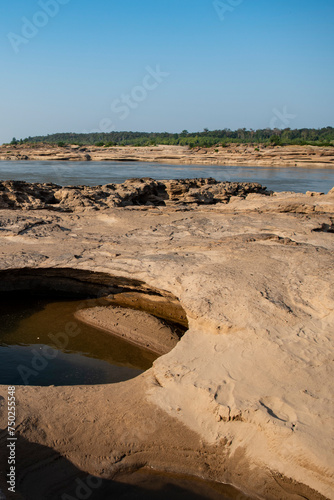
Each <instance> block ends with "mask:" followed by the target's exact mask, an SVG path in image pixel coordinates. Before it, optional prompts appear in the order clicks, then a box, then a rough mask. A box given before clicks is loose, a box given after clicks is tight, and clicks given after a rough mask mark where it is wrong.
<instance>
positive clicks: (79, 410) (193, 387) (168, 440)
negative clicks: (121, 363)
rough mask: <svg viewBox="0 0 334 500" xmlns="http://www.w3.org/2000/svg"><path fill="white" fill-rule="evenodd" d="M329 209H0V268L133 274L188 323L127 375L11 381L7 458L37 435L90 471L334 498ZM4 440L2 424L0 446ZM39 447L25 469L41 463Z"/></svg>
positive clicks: (290, 196) (266, 204)
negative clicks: (172, 303) (181, 475)
mask: <svg viewBox="0 0 334 500" xmlns="http://www.w3.org/2000/svg"><path fill="white" fill-rule="evenodd" d="M145 182H146V181H145ZM207 185H208V184H205V185H204V187H205V186H207ZM216 186H217V185H216V184H213V185H212V189H213V190H214V189H215V187H216ZM179 188H180V189H181V190H182V189H183V188H181V186H178V187H177V189H179ZM170 190H174V191H173V196H177V197H179V196H180V194H179V192H176V191H175V187H173V184H171V187H170ZM188 195H189V191H186V193H185V196H188ZM182 196H183V194H182ZM333 221H334V198H333V196H332V194H329V195H319V194H314V193H313V194H312V195H306V194H305V195H302V194H295V193H279V194H277V193H275V194H273V195H271V196H265V195H262V194H259V193H255V194H254V193H253V194H249V195H248V196H247V197H246V198H243V197H239V196H233V197H232V198H231V199H230V200H229V203H227V204H226V203H218V204H213V205H198V204H197V203H191V204H185V205H183V204H182V203H181V204H179V203H176V204H173V203H172V204H168V205H167V206H148V205H144V206H140V205H133V206H128V207H123V208H122V207H116V208H106V209H105V210H103V211H101V210H88V211H85V212H81V211H76V212H73V213H67V212H56V213H55V212H52V211H50V210H36V211H34V212H33V213H32V212H27V211H22V210H16V211H13V210H8V209H3V210H2V211H1V212H0V269H1V270H7V273H9V274H10V272H11V270H13V269H18V268H30V269H34V268H35V269H39V270H41V269H42V270H43V269H44V270H45V274H46V275H49V274H50V272H51V271H47V270H48V269H50V268H51V269H66V268H68V269H69V270H70V269H75V270H80V269H81V270H88V271H91V272H98V273H107V274H110V275H113V276H116V277H118V279H119V281H118V283H122V279H123V280H125V279H126V280H136V283H138V284H142V283H146V284H147V286H149V287H151V288H152V289H154V290H163V291H164V293H165V295H166V297H167V296H168V293H172V294H173V295H174V296H176V297H177V298H178V299H179V300H180V302H181V304H182V306H183V308H184V310H185V311H186V313H187V317H188V321H189V329H188V331H187V332H186V333H185V335H184V336H183V337H182V339H181V341H180V342H179V343H178V344H177V346H176V347H175V348H174V349H173V350H172V351H171V352H170V353H168V354H167V355H164V356H162V357H160V358H159V359H158V360H156V361H155V363H154V366H153V368H151V369H150V370H148V371H147V372H146V373H145V374H144V375H142V376H141V377H139V378H137V379H134V380H132V381H128V382H125V383H121V384H114V385H105V386H98V387H94V388H91V387H72V388H57V387H49V388H34V387H21V388H20V387H18V388H17V399H18V403H19V412H18V425H19V427H18V429H19V436H20V440H21V441H22V443H23V444H22V448H21V450H22V451H21V453H22V455H21V456H23V457H26V456H27V457H28V455H29V452H30V451H29V450H30V448H29V446H32V445H34V446H37V445H38V446H39V447H41V449H42V450H44V451H45V450H48V451H47V453H49V455H47V456H50V457H51V456H53V455H52V453H57V454H59V455H60V456H62V457H67V459H68V460H69V461H70V462H71V463H72V464H74V465H75V466H76V467H78V468H79V469H81V470H84V471H86V472H87V473H91V474H98V475H100V476H101V477H105V478H111V477H113V475H114V474H115V473H117V472H119V471H120V470H126V469H127V468H130V467H135V468H136V467H140V466H142V465H150V466H153V467H157V468H162V469H165V470H174V471H179V472H188V473H193V474H197V475H200V476H202V477H205V478H210V479H214V480H219V481H225V482H229V483H232V484H234V485H235V486H237V487H238V488H240V489H242V490H243V491H246V492H248V493H249V494H250V495H252V496H254V497H256V498H262V499H266V500H268V499H269V500H270V499H281V500H283V499H284V500H285V499H291V500H292V499H294V500H295V499H297V498H301V497H302V498H308V499H312V500H315V499H321V498H328V499H329V498H330V499H332V498H334V493H333V492H334V489H333V486H334V479H333V470H334V463H333V454H332V449H333V427H334V420H333V414H334V412H333V402H332V397H333V388H332V380H333V375H334V373H333V340H334V339H333V324H334V292H333V270H334V257H333V255H334V253H333V251H334V238H333V232H332V228H333ZM39 272H41V271H39ZM70 274H71V272H70V271H69V275H70ZM4 276H5V275H4V274H1V272H0V280H1V286H2V287H3V288H5V285H6V283H5V280H4ZM92 276H94V275H92ZM74 277H75V274H74V275H73V279H74ZM98 277H99V275H97V278H96V283H95V285H97V284H98V279H101V277H100V278H98ZM92 279H93V278H92ZM95 285H94V286H95ZM138 286H139V285H138ZM140 287H141V288H140V289H139V288H138V289H137V292H142V291H143V290H144V288H143V285H140ZM108 293H109V294H110V292H108ZM124 293H125V294H126V293H131V290H130V291H126V290H124ZM126 298H127V300H128V301H129V303H131V300H132V302H133V300H134V298H133V297H132V299H131V296H130V297H129V296H126V295H125V297H124V298H123V300H125V299H126ZM6 391H7V388H6V387H4V386H1V387H0V396H2V397H6ZM6 425H7V424H6V417H5V412H4V411H2V413H1V416H0V428H1V429H5V428H6ZM5 438H6V431H5V430H4V431H2V432H1V440H2V441H1V445H2V444H3V443H4V442H5V441H4V440H5ZM38 450H39V448H38V449H36V450H35V454H36V455H35V456H36V460H35V462H36V464H37V465H36V467H37V469H38V470H39V471H45V473H50V467H51V466H50V465H48V464H50V463H52V461H49V462H48V461H46V460H45V459H43V457H45V455H43V453H42V452H39V451H38ZM45 453H46V451H45ZM27 460H28V459H27ZM43 460H44V461H43ZM50 460H51V459H50ZM37 469H36V470H37ZM59 481H60V479H59ZM59 484H61V481H60V483H59ZM0 488H1V489H3V487H2V486H0Z"/></svg>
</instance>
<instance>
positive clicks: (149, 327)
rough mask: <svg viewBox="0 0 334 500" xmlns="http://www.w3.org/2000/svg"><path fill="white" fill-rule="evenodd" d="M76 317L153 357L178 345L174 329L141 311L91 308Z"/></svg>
mask: <svg viewBox="0 0 334 500" xmlns="http://www.w3.org/2000/svg"><path fill="white" fill-rule="evenodd" d="M75 317H76V318H77V319H79V320H80V321H83V322H84V323H87V324H89V325H91V326H93V327H95V328H100V329H102V330H104V331H106V332H108V333H110V334H112V335H116V336H117V337H122V338H123V339H124V340H127V341H128V342H130V343H132V344H135V345H138V346H139V347H141V348H143V349H146V350H148V351H151V352H153V353H155V354H160V355H161V354H166V353H167V352H169V351H171V350H172V349H173V347H175V346H176V344H177V342H178V341H179V337H178V335H177V333H176V332H175V329H173V328H172V327H169V326H167V325H166V324H164V323H163V322H162V321H160V320H159V319H157V318H155V317H154V316H151V315H150V314H147V313H145V312H143V311H133V310H131V309H122V308H115V307H93V308H88V309H82V310H80V311H78V312H77V313H76V314H75Z"/></svg>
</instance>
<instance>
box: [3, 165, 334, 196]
mask: <svg viewBox="0 0 334 500" xmlns="http://www.w3.org/2000/svg"><path fill="white" fill-rule="evenodd" d="M133 177H151V178H153V179H185V178H194V177H213V178H215V179H216V180H218V181H230V182H259V183H260V184H262V185H263V186H266V187H267V188H268V189H271V190H273V191H295V192H299V193H305V192H306V191H318V192H319V191H320V192H324V193H327V192H328V191H329V190H330V189H331V188H332V187H333V186H334V169H330V168H328V169H324V168H302V167H253V166H252V167H249V166H248V167H241V166H226V165H175V164H161V163H150V162H131V161H129V162H126V161H125V162H123V161H122V162H111V161H101V162H95V161H88V162H87V161H85V162H81V161H66V162H56V161H0V180H23V181H27V182H53V183H56V184H60V185H62V186H68V185H72V186H73V185H88V186H97V185H103V184H110V183H122V182H124V181H125V180H126V179H129V178H133Z"/></svg>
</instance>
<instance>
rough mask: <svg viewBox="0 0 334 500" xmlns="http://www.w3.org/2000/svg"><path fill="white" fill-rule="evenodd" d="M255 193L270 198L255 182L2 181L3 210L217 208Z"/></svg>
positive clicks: (135, 180) (210, 180) (194, 180)
mask: <svg viewBox="0 0 334 500" xmlns="http://www.w3.org/2000/svg"><path fill="white" fill-rule="evenodd" d="M251 193H258V194H263V195H268V196H269V195H270V194H271V191H267V189H266V188H265V187H262V186H261V184H258V183H255V182H245V183H238V182H217V181H216V180H215V179H178V180H171V181H168V180H163V181H156V180H154V179H150V178H145V179H129V180H127V181H125V182H124V183H123V184H107V185H105V186H94V187H89V186H66V187H62V186H58V185H57V184H51V183H44V184H38V183H37V184H34V183H28V182H24V181H0V209H4V208H9V209H14V210H17V209H24V210H37V209H48V210H58V211H73V210H82V209H87V208H93V209H96V210H97V209H98V210H100V209H107V208H114V207H127V206H142V205H145V206H167V205H215V204H218V203H229V202H230V200H231V199H232V198H236V197H238V198H242V199H244V198H246V197H247V196H248V195H249V194H251Z"/></svg>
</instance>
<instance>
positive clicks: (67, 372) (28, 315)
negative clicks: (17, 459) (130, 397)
mask: <svg viewBox="0 0 334 500" xmlns="http://www.w3.org/2000/svg"><path fill="white" fill-rule="evenodd" d="M96 305H103V299H100V300H96V299H93V300H86V301H82V300H81V301H78V300H70V301H68V300H67V301H66V302H64V301H61V300H53V301H52V300H50V299H43V298H36V297H29V296H28V294H27V295H26V296H19V297H18V296H17V295H16V297H15V298H14V297H6V296H1V299H0V322H1V324H0V384H4V385H40V386H47V385H81V384H104V383H112V382H120V381H123V380H128V379H131V378H134V377H136V376H137V375H139V374H140V373H142V372H143V371H144V370H147V369H148V368H150V366H152V363H153V361H154V359H156V356H155V355H154V354H152V353H149V352H147V351H144V350H142V349H140V348H138V347H136V346H133V345H131V344H128V343H126V342H124V341H123V340H122V339H119V338H117V337H114V336H112V335H110V334H108V333H104V332H103V331H101V330H98V329H95V328H93V327H91V326H88V325H85V324H83V323H81V322H80V321H78V320H76V318H75V316H74V314H75V312H76V311H77V310H78V309H82V308H85V307H93V306H96Z"/></svg>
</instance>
